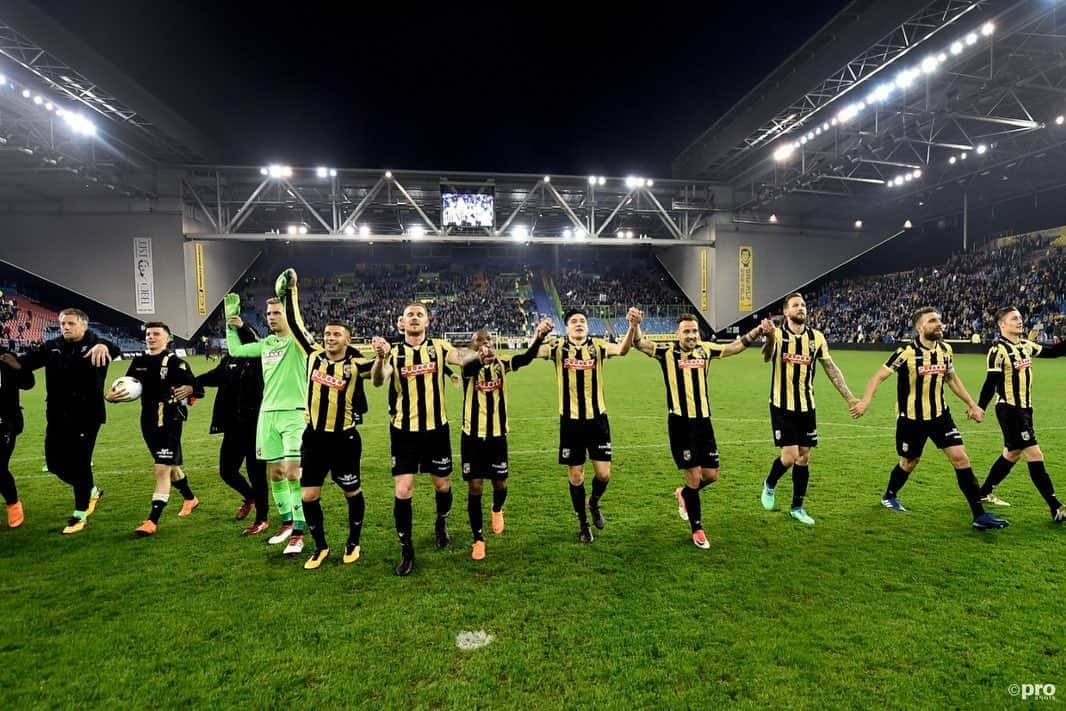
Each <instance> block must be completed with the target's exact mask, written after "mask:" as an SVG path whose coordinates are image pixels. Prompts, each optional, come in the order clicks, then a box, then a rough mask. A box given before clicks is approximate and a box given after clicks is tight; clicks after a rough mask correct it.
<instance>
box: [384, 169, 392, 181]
mask: <svg viewBox="0 0 1066 711" xmlns="http://www.w3.org/2000/svg"><path fill="white" fill-rule="evenodd" d="M385 179H386V180H392V171H391V170H386V171H385Z"/></svg>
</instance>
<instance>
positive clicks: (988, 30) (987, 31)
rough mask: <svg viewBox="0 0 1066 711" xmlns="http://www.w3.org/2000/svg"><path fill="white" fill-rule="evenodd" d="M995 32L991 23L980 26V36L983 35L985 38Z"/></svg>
mask: <svg viewBox="0 0 1066 711" xmlns="http://www.w3.org/2000/svg"><path fill="white" fill-rule="evenodd" d="M995 31H996V26H995V25H994V24H993V23H991V22H986V23H985V24H983V25H981V34H983V35H984V36H985V37H989V36H991V35H992V33H993V32H995Z"/></svg>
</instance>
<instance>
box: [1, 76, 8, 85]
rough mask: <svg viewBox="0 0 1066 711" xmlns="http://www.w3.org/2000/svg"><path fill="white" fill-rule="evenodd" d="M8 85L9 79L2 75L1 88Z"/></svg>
mask: <svg viewBox="0 0 1066 711" xmlns="http://www.w3.org/2000/svg"><path fill="white" fill-rule="evenodd" d="M6 84H7V77H6V76H4V75H3V74H0V87H2V86H5V85H6Z"/></svg>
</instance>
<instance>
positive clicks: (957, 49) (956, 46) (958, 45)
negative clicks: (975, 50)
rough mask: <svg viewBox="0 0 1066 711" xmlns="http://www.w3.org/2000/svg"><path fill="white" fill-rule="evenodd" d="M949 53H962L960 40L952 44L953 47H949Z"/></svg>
mask: <svg viewBox="0 0 1066 711" xmlns="http://www.w3.org/2000/svg"><path fill="white" fill-rule="evenodd" d="M948 51H949V52H951V53H952V54H961V53H962V42H959V41H958V40H955V41H954V42H952V43H951V46H950V47H948Z"/></svg>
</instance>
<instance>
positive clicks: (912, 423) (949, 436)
mask: <svg viewBox="0 0 1066 711" xmlns="http://www.w3.org/2000/svg"><path fill="white" fill-rule="evenodd" d="M927 439H928V440H932V441H933V444H934V445H936V448H937V449H945V448H947V447H955V446H958V445H960V444H962V433H961V432H959V428H958V427H956V426H955V421H954V420H952V419H951V413H950V412H945V413H944V414H943V415H941V416H940V417H936V418H934V419H932V420H910V419H907V418H906V417H899V418H897V419H896V454H898V455H899V456H901V457H904V458H905V459H917V458H918V457H920V456H922V450H923V449H924V448H925V441H926V440H927Z"/></svg>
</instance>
